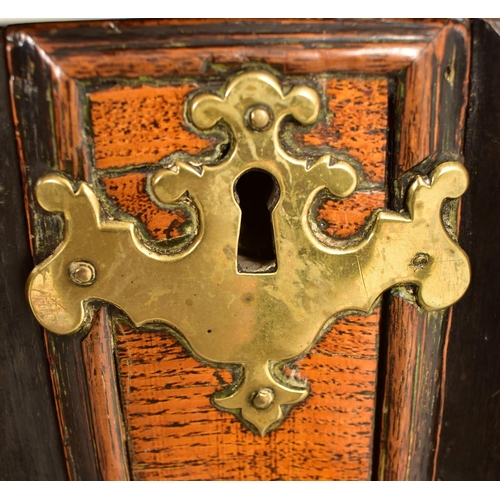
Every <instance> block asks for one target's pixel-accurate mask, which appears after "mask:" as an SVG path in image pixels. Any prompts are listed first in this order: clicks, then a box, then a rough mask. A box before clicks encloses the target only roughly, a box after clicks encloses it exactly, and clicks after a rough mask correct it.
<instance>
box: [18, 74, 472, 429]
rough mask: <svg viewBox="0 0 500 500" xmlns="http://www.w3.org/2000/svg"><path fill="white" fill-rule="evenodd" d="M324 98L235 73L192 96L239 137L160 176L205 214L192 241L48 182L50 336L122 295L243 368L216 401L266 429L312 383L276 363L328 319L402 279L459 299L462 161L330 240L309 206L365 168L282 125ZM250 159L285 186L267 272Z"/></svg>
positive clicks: (35, 292)
mask: <svg viewBox="0 0 500 500" xmlns="http://www.w3.org/2000/svg"><path fill="white" fill-rule="evenodd" d="M319 110H320V100H319V97H318V95H317V93H316V92H315V91H314V90H313V89H311V88H308V87H305V86H299V87H294V88H293V89H292V90H290V91H289V92H288V93H287V94H286V95H284V94H283V91H282V88H281V85H280V83H279V82H278V80H277V79H276V78H275V77H274V76H272V75H270V74H268V73H266V72H248V73H244V74H241V75H240V76H238V77H236V78H234V79H233V80H232V81H231V82H230V83H229V85H228V86H227V88H226V90H225V95H224V98H220V97H217V96H215V95H211V94H202V95H199V96H197V97H196V98H195V99H193V101H192V102H191V104H190V108H189V112H190V117H191V120H192V122H193V124H194V125H195V126H196V127H198V128H199V129H203V130H206V129H210V128H212V127H214V126H215V125H216V124H217V123H218V122H219V121H220V120H223V121H224V122H225V123H226V124H228V125H229V126H230V127H231V129H232V131H233V133H234V137H235V146H234V149H233V150H232V152H231V153H230V154H229V157H228V159H227V160H226V161H224V162H223V163H221V164H219V165H217V166H211V167H206V166H203V167H201V168H196V167H195V166H193V165H190V164H189V163H186V162H180V161H179V162H177V163H176V164H175V165H174V166H173V167H172V168H170V169H162V170H160V171H159V172H158V173H157V174H155V175H154V176H152V178H151V179H150V182H151V190H152V192H153V193H154V195H155V196H156V197H157V198H158V200H159V201H160V202H163V203H169V204H172V203H175V202H176V200H177V201H178V202H179V203H182V202H183V200H185V199H186V198H185V197H184V198H181V197H182V195H184V194H185V193H186V192H187V193H188V195H189V197H190V198H191V199H192V200H193V202H194V204H195V205H196V207H197V210H198V212H199V219H200V223H199V231H198V234H197V237H196V238H195V240H194V242H193V243H192V244H191V245H190V246H189V247H188V248H186V249H185V250H184V251H183V252H181V253H179V254H177V255H174V256H170V255H162V254H159V253H155V252H153V251H152V250H150V249H147V248H146V247H145V246H144V245H143V244H142V243H141V241H140V239H139V237H138V236H137V234H136V230H135V228H134V225H133V224H132V223H129V222H116V221H106V220H103V218H102V216H101V210H100V206H99V201H98V199H97V197H96V195H95V194H94V192H93V191H92V189H91V188H90V187H89V186H88V185H87V184H85V183H81V184H80V185H79V186H78V187H77V189H76V191H75V189H74V187H73V185H72V184H71V183H70V182H69V181H68V180H66V179H65V178H64V177H62V176H61V175H58V174H49V175H47V176H46V177H45V178H43V179H42V180H41V181H40V182H39V184H38V186H37V189H36V194H37V198H38V201H39V203H40V204H41V206H42V207H43V208H45V209H46V210H48V211H51V212H62V213H63V214H64V217H65V237H64V241H63V242H62V243H61V245H60V246H59V247H58V248H57V250H56V251H55V252H54V255H53V256H51V257H50V258H48V259H47V260H45V261H44V262H42V263H41V264H40V265H38V266H37V267H36V268H35V269H34V271H33V272H32V273H31V275H30V277H29V280H28V284H27V293H28V297H29V301H30V304H31V307H32V309H33V312H34V314H35V315H36V317H37V319H38V320H39V321H40V323H41V324H42V325H43V326H44V327H46V328H47V329H49V330H51V331H53V332H55V333H59V334H72V333H75V332H77V331H78V330H79V329H80V328H81V327H82V325H83V324H84V322H85V317H86V314H87V311H88V304H89V302H91V301H94V300H100V301H106V302H108V303H111V304H114V305H115V306H117V307H119V308H120V309H121V310H123V311H124V312H125V313H126V314H127V315H128V316H129V317H130V319H131V320H132V321H133V323H134V324H135V325H137V326H139V325H145V324H148V323H157V322H162V323H166V324H168V325H170V326H171V327H173V328H174V329H176V330H177V331H178V332H180V334H182V335H183V337H184V339H185V341H186V343H187V344H188V345H189V347H190V349H192V351H193V352H194V353H195V354H196V355H197V356H198V357H200V358H202V359H203V360H205V361H206V362H207V363H216V364H220V363H223V364H235V365H240V366H241V367H243V371H242V373H243V377H242V378H241V380H239V381H238V382H237V383H235V385H234V386H233V388H232V389H233V390H232V392H231V393H230V394H226V395H224V396H215V397H214V399H213V401H214V404H215V405H216V406H217V407H219V408H221V409H224V410H228V411H231V412H233V413H235V414H236V415H237V416H238V417H239V418H240V419H241V420H242V421H244V422H245V423H246V424H247V425H249V426H250V427H251V428H253V429H254V430H257V431H258V432H259V433H260V434H261V435H264V434H266V433H267V432H268V431H269V430H271V429H273V428H274V427H276V426H277V425H278V424H279V422H280V421H282V420H283V418H284V417H285V415H286V413H287V412H288V410H289V409H290V408H291V407H292V405H294V404H296V403H298V402H299V401H302V400H303V399H304V398H305V397H306V396H307V394H308V388H307V387H304V386H292V385H289V384H290V383H289V382H287V381H284V380H282V379H281V378H279V377H278V375H277V374H276V372H277V370H276V367H277V366H278V365H279V364H280V363H283V362H287V361H291V360H293V359H297V358H298V357H300V356H303V355H304V354H305V353H307V352H308V350H309V349H310V348H311V347H312V345H313V344H314V343H315V342H316V341H317V340H318V338H319V336H320V335H321V333H322V331H323V328H324V326H325V324H327V323H328V322H329V321H331V319H332V317H333V316H335V315H338V314H340V313H342V312H345V311H353V310H357V311H364V312H369V311H370V309H371V308H372V307H373V304H374V302H375V301H376V299H377V297H378V296H379V295H380V294H381V293H382V292H383V291H384V290H386V289H387V288H389V287H391V286H394V285H398V284H402V283H413V284H415V285H417V286H418V301H419V304H420V305H421V306H422V307H424V308H426V309H427V310H436V309H441V308H445V307H448V306H450V305H451V304H453V303H454V302H455V301H457V300H458V299H459V298H460V297H461V296H462V295H463V293H464V292H465V290H466V288H467V286H468V283H469V279H470V269H469V262H468V258H467V256H466V254H465V253H464V252H463V251H462V250H461V249H460V247H459V246H458V244H457V243H456V242H455V241H453V239H452V238H451V237H450V236H449V235H448V233H447V231H446V229H445V227H444V224H443V222H442V217H441V208H442V205H443V201H444V199H445V198H456V197H459V196H460V195H461V194H462V193H463V192H464V191H465V189H466V188H467V182H468V180H467V173H466V171H465V169H464V168H463V166H462V165H460V164H459V163H456V162H446V163H442V164H440V165H439V166H437V167H436V168H435V169H434V171H433V172H432V173H431V175H430V176H429V177H428V178H424V177H417V178H416V180H415V181H414V182H413V184H412V185H411V187H410V189H409V191H408V194H407V199H406V206H407V213H406V214H400V213H395V212H390V211H379V212H377V213H376V215H375V216H374V217H373V220H372V225H371V229H370V230H369V232H368V233H367V235H366V237H365V238H364V239H362V240H361V241H360V240H359V239H353V240H352V241H351V242H350V243H348V244H347V245H345V244H343V245H342V246H338V247H337V246H335V245H334V244H329V245H328V244H327V243H325V242H322V241H320V239H318V237H317V236H316V235H315V232H314V228H313V227H312V223H311V222H310V217H309V211H310V208H311V204H312V202H313V200H314V198H315V196H316V195H317V193H318V192H319V191H320V190H322V189H324V188H325V187H326V188H328V189H329V190H330V191H331V193H332V194H333V195H334V196H335V197H338V198H344V197H348V196H349V195H350V194H351V193H352V192H353V191H354V190H355V187H356V184H357V182H358V179H357V173H356V171H355V169H354V168H353V167H352V166H351V165H349V164H348V163H346V162H344V161H334V160H333V159H332V157H331V156H328V155H326V156H321V157H320V158H319V159H316V160H314V161H311V160H309V159H307V158H305V159H297V158H293V157H291V156H290V155H288V154H287V153H286V152H285V151H284V149H283V148H282V146H281V144H280V140H279V135H278V133H279V129H280V123H281V122H282V120H283V118H284V117H285V116H287V115H292V116H293V117H294V118H295V119H296V120H298V121H299V122H301V123H303V124H311V123H313V122H314V121H315V120H316V119H317V117H318V113H319ZM251 169H260V170H264V171H266V172H268V173H269V174H271V175H272V176H274V178H275V179H276V182H277V184H278V186H279V199H278V200H277V202H276V205H275V208H274V210H273V212H272V224H273V230H274V242H275V250H276V260H277V266H276V267H275V268H273V269H271V268H270V269H268V270H267V272H260V273H257V272H255V273H252V272H248V271H247V272H242V270H241V268H239V267H238V263H237V260H238V259H237V258H238V255H237V253H238V250H237V246H238V236H239V230H240V220H241V211H240V208H239V205H238V200H237V198H236V196H235V183H236V182H237V180H238V179H239V177H240V176H241V175H242V174H243V173H244V172H246V171H248V170H251Z"/></svg>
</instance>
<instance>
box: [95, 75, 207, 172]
mask: <svg viewBox="0 0 500 500" xmlns="http://www.w3.org/2000/svg"><path fill="white" fill-rule="evenodd" d="M196 88H197V86H196V85H189V84H184V85H178V86H162V87H150V86H145V85H144V86H142V87H139V88H131V87H123V88H122V87H119V88H113V89H110V90H107V91H104V92H94V93H92V94H90V96H89V97H90V102H91V108H90V116H91V121H92V130H93V137H94V160H95V167H96V168H98V169H104V168H110V167H111V168H119V167H125V166H130V165H143V164H148V163H149V164H151V163H153V164H156V163H158V162H159V161H160V160H161V159H163V158H165V157H167V156H169V155H171V154H172V153H179V152H186V151H189V153H191V154H193V155H199V154H203V153H205V152H206V151H207V150H208V149H213V145H214V143H215V138H214V137H213V136H212V137H210V138H204V137H200V136H199V135H196V134H195V133H193V132H192V131H190V130H189V129H188V128H187V127H186V124H185V120H184V104H185V101H186V98H187V96H188V94H189V93H191V92H193V90H195V89H196Z"/></svg>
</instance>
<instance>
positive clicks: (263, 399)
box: [252, 387, 274, 410]
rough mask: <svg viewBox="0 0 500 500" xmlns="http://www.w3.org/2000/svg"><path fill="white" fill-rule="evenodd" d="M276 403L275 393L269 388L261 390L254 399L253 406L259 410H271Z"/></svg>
mask: <svg viewBox="0 0 500 500" xmlns="http://www.w3.org/2000/svg"><path fill="white" fill-rule="evenodd" d="M273 401H274V391H273V390H272V389H269V388H268V387H264V388H262V389H259V390H258V391H257V392H256V394H255V395H254V397H253V399H252V404H253V405H254V407H255V408H257V409H258V410H265V409H266V408H269V407H270V406H271V405H272V403H273Z"/></svg>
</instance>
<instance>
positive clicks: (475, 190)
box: [434, 19, 500, 481]
mask: <svg viewBox="0 0 500 500" xmlns="http://www.w3.org/2000/svg"><path fill="white" fill-rule="evenodd" d="M472 40H473V43H472V67H471V74H472V80H471V87H470V101H469V106H468V111H467V127H466V138H465V165H466V166H467V169H468V171H469V175H470V186H469V189H468V191H467V192H466V193H465V195H464V196H463V198H462V205H463V209H462V218H461V227H460V236H459V241H460V244H461V245H462V247H463V248H464V250H465V251H466V252H467V254H468V255H469V259H470V262H471V267H472V281H471V284H470V287H469V290H468V291H467V293H466V294H465V296H464V297H463V299H462V300H461V301H460V302H458V303H457V304H456V305H455V306H454V307H453V321H452V323H451V328H450V334H449V337H448V343H447V348H446V351H445V370H444V374H445V379H444V380H443V386H444V398H443V399H442V405H441V412H442V417H441V422H440V426H439V440H438V443H437V453H436V460H435V467H434V477H435V479H437V480H481V481H488V480H489V481H495V480H496V481H498V480H499V479H500V391H499V389H500V370H499V368H498V366H499V365H498V360H499V359H500V340H499V336H498V335H499V327H498V304H499V302H500V286H499V281H498V278H499V276H500V261H499V259H498V256H499V255H500V230H499V225H498V222H497V210H496V206H497V203H498V192H499V190H500V141H499V138H500V65H499V64H498V62H499V58H500V23H499V21H498V20H497V21H483V20H479V19H475V20H473V21H472Z"/></svg>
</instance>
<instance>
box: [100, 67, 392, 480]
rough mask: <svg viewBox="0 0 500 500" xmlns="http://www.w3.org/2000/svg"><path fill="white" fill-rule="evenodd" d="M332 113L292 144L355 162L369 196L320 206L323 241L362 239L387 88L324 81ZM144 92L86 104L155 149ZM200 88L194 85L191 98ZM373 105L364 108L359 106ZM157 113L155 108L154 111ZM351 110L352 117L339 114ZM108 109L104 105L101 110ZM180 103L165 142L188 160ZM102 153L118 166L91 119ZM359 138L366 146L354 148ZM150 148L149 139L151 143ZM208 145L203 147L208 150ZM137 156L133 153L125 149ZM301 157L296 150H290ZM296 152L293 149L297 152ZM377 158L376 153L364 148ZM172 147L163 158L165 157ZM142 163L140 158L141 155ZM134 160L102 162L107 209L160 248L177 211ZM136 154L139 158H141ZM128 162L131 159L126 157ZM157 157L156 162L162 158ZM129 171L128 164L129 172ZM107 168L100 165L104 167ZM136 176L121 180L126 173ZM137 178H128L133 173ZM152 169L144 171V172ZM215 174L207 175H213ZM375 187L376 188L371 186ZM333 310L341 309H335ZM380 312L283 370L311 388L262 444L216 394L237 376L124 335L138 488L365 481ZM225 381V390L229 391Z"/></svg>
mask: <svg viewBox="0 0 500 500" xmlns="http://www.w3.org/2000/svg"><path fill="white" fill-rule="evenodd" d="M316 81H317V82H319V86H320V88H321V89H323V92H324V94H323V96H324V99H325V100H326V102H327V104H328V108H327V113H326V115H325V116H324V118H323V119H322V121H320V123H319V124H318V125H316V126H315V127H313V128H312V130H310V131H309V132H307V133H305V134H304V133H303V135H302V136H301V135H300V134H298V133H295V134H293V142H295V143H298V144H299V151H300V148H301V147H303V146H322V147H323V148H325V147H331V148H334V149H333V150H334V151H336V152H338V153H337V154H340V155H347V156H348V158H350V159H353V160H354V162H355V163H356V165H357V168H358V169H359V171H360V173H361V189H363V190H362V191H359V192H356V193H354V194H353V195H352V196H351V197H349V198H348V199H346V200H344V201H340V202H339V201H336V200H333V199H328V198H327V199H324V200H322V202H321V203H318V204H317V213H316V214H314V216H315V217H316V219H317V220H318V221H324V222H326V226H323V227H322V229H323V232H324V233H325V234H326V235H329V236H333V237H335V238H348V237H349V236H352V235H355V234H356V233H357V232H359V230H360V229H361V228H362V227H363V226H364V225H365V224H366V221H367V220H368V219H369V217H370V216H371V215H372V213H373V212H374V211H375V210H376V209H380V208H383V207H384V206H385V204H386V193H385V191H384V185H383V181H384V179H385V149H386V141H387V120H388V89H387V86H388V84H387V79H384V78H374V79H363V78H359V77H350V78H347V77H346V78H343V79H342V78H336V77H333V78H332V77H328V76H322V77H320V78H318V79H317V80H316ZM181 88H182V89H183V94H182V95H183V98H184V99H186V98H188V93H187V92H184V89H185V88H186V86H178V87H174V86H171V85H170V86H167V87H163V88H162V87H159V88H154V89H153V95H156V96H165V95H177V94H178V91H179V89H181ZM145 89H146V87H144V86H141V87H138V88H130V87H129V88H126V89H115V90H113V91H112V92H111V91H103V92H97V93H94V94H92V95H91V96H90V100H91V102H92V103H93V106H94V103H96V102H98V103H100V105H102V109H109V108H110V107H113V106H114V104H112V103H115V102H117V97H116V96H121V97H120V99H121V100H122V102H124V103H127V104H126V105H122V106H115V107H114V108H113V109H114V110H115V114H114V116H113V117H112V118H111V120H116V122H117V123H118V122H122V120H123V122H124V123H125V122H126V123H127V124H128V125H127V129H130V134H132V135H135V136H136V137H138V139H139V140H138V141H137V142H133V141H132V142H131V144H132V147H134V148H136V151H143V150H144V148H148V147H149V142H152V141H155V140H156V139H154V136H153V135H149V132H147V131H146V132H141V131H144V126H143V124H144V119H143V118H142V117H143V116H147V118H148V120H149V122H148V125H147V126H146V127H147V128H149V129H150V128H151V127H150V123H151V121H152V119H153V118H152V117H158V116H163V115H162V112H163V111H164V104H163V103H164V100H163V98H162V99H158V100H154V99H153V100H151V101H150V104H151V106H150V107H149V108H148V113H147V115H146V114H142V111H140V112H139V115H140V116H139V118H135V115H134V114H133V110H134V109H136V106H134V104H135V103H137V102H141V99H142V96H144V95H149V94H148V93H147V92H146V90H145ZM194 89H195V87H194V86H193V87H191V90H194ZM360 100H366V101H367V102H368V105H367V106H361V105H360V102H361V101H360ZM155 105H156V106H157V107H154V106H155ZM343 105H344V106H345V107H346V109H345V110H344V109H343ZM99 109H101V108H99ZM183 110H184V102H183V100H182V99H172V100H171V101H170V105H169V116H177V117H178V118H177V119H176V120H165V121H164V122H163V124H162V129H163V131H162V133H163V134H165V135H166V136H169V130H170V128H169V127H171V126H172V127H173V136H174V137H175V140H176V141H178V142H179V144H180V143H181V142H182V144H184V152H186V153H192V154H194V155H195V154H197V153H199V152H200V147H199V144H200V142H199V140H198V138H197V137H196V136H193V133H192V131H191V130H189V128H188V125H187V124H186V123H185V122H184V121H183V120H184V118H183V117H184V114H183ZM91 116H92V120H93V121H92V123H93V126H94V127H93V131H94V141H95V144H96V145H99V149H97V148H96V154H99V155H102V157H105V156H106V155H108V154H109V156H108V158H114V156H113V155H114V154H115V152H116V151H117V149H116V148H115V140H114V138H113V137H114V134H115V133H116V134H117V138H118V142H119V140H120V139H119V138H120V137H121V134H122V132H121V131H119V132H116V131H115V130H114V129H110V127H109V123H110V119H109V117H108V114H107V113H103V112H96V113H94V112H93V111H92V114H91ZM356 135H357V136H358V137H359V142H357V141H356ZM148 141H149V142H148ZM207 144H210V143H209V142H208V141H205V142H204V143H203V147H206V145H207ZM127 147H129V146H127ZM291 147H292V148H293V147H294V145H293V144H292V145H291ZM295 147H297V144H295ZM368 149H369V150H370V151H373V152H374V154H373V155H369V152H368V151H367V150H368ZM174 150H175V148H172V149H168V148H167V149H164V150H163V154H169V153H170V152H174ZM134 154H135V153H134ZM134 154H132V155H129V156H123V157H116V158H117V163H116V164H112V163H111V162H109V163H106V171H109V172H111V171H112V175H111V174H109V175H108V174H106V173H105V172H104V171H103V172H101V173H99V174H98V176H99V178H100V180H101V182H102V184H103V186H104V188H105V193H106V196H107V197H109V200H108V203H109V202H111V204H112V205H114V206H116V207H118V208H119V209H120V210H121V211H123V212H126V213H128V214H130V215H133V216H135V217H137V218H138V219H139V220H140V221H141V222H142V223H143V224H144V225H145V226H146V227H147V229H148V231H149V234H150V235H151V236H152V237H153V238H155V239H158V240H161V239H165V238H172V237H176V236H178V234H177V232H175V234H174V233H172V231H178V232H180V233H181V234H182V223H183V222H184V219H183V218H182V214H180V213H179V211H178V210H177V211H175V210H174V211H169V210H167V209H164V208H160V207H158V206H157V205H156V204H155V203H154V202H153V201H151V199H150V198H149V195H148V192H147V175H148V174H147V173H146V172H149V171H150V168H151V167H152V168H154V166H150V167H149V168H146V169H144V166H143V165H144V162H142V161H139V162H138V164H137V165H134V158H136V156H134ZM141 154H142V153H139V154H138V156H137V158H142V156H141ZM122 158H123V159H122ZM158 159H159V157H155V158H154V161H158ZM124 162H125V163H124ZM96 165H97V168H99V163H98V162H97V163H96ZM125 166H126V167H128V168H127V169H126V170H124V172H123V174H121V173H120V171H121V169H123V167H125ZM133 166H136V167H139V170H134V171H133V172H129V171H128V170H129V169H130V168H131V167H133ZM146 167H148V165H146ZM208 168H209V167H208ZM375 186H377V188H378V189H374V188H375ZM332 312H333V311H332ZM379 323H380V310H379V309H377V310H376V311H375V312H374V313H373V314H371V315H369V316H367V317H364V316H348V317H346V318H343V319H341V320H339V321H338V322H337V323H336V324H335V325H334V326H333V327H332V329H331V331H330V332H329V333H328V334H326V335H325V338H324V339H323V340H321V341H320V343H319V344H318V345H317V346H316V347H315V348H314V350H313V351H312V352H311V353H310V354H309V355H308V356H306V358H305V359H303V360H301V361H300V362H298V363H297V366H296V368H293V369H291V368H287V369H286V370H285V374H286V375H287V376H291V377H300V378H302V379H309V380H310V383H311V395H310V396H309V397H308V398H307V399H306V401H305V402H304V403H303V404H302V405H300V407H298V408H295V409H293V410H292V412H291V414H290V416H289V417H287V419H286V420H285V422H284V423H283V424H281V425H280V426H279V427H278V429H276V430H275V431H272V432H271V433H270V434H269V435H268V436H266V437H265V438H262V437H259V436H256V435H254V434H253V433H252V432H251V431H249V430H248V429H246V428H245V427H244V426H243V425H242V424H241V423H240V422H239V421H238V420H237V419H236V418H235V417H234V416H233V415H231V414H229V413H224V412H220V411H219V410H217V409H216V408H215V407H214V406H213V405H212V404H211V403H210V397H211V396H212V395H213V393H214V392H215V391H217V390H220V389H221V388H222V387H227V385H228V384H230V382H231V380H232V379H231V374H230V373H229V372H224V370H221V369H218V370H217V369H214V368H210V367H207V366H203V365H202V364H201V363H200V362H199V361H197V360H195V359H194V358H193V357H192V356H190V355H189V354H188V353H187V352H186V351H185V350H184V349H183V348H182V347H181V346H180V345H179V344H178V342H177V341H176V340H175V338H173V337H171V336H170V335H168V334H167V333H165V332H151V331H147V330H144V329H135V328H131V327H127V326H125V325H123V324H118V326H117V338H118V359H119V368H118V372H119V379H120V384H121V391H122V408H123V412H124V415H125V419H126V426H127V433H128V444H129V453H130V461H131V467H132V476H133V477H135V478H136V479H183V478H190V479H310V480H312V479H369V478H370V477H371V456H372V445H373V425H374V414H375V413H374V411H375V385H376V379H377V352H378V335H379ZM221 383H222V386H221Z"/></svg>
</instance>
